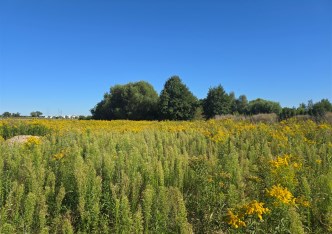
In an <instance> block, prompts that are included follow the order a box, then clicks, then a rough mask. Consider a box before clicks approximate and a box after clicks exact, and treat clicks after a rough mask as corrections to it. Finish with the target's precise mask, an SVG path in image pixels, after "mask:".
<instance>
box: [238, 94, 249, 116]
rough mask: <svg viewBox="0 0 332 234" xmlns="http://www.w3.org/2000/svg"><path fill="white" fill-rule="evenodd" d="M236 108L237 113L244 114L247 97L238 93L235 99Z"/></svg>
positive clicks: (246, 109)
mask: <svg viewBox="0 0 332 234" xmlns="http://www.w3.org/2000/svg"><path fill="white" fill-rule="evenodd" d="M236 109H237V112H238V113H239V114H245V113H246V112H247V111H248V99H247V97H246V96H245V95H240V96H239V98H238V99H236Z"/></svg>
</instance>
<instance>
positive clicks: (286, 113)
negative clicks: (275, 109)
mask: <svg viewBox="0 0 332 234" xmlns="http://www.w3.org/2000/svg"><path fill="white" fill-rule="evenodd" d="M295 115H296V109H295V108H289V107H284V108H282V110H281V112H280V114H279V119H280V120H285V119H289V118H291V117H294V116H295Z"/></svg>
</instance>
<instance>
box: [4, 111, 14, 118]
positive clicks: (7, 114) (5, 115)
mask: <svg viewBox="0 0 332 234" xmlns="http://www.w3.org/2000/svg"><path fill="white" fill-rule="evenodd" d="M11 116H12V114H11V113H10V112H8V111H6V112H4V113H3V114H2V117H4V118H9V117H11Z"/></svg>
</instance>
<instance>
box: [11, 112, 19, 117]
mask: <svg viewBox="0 0 332 234" xmlns="http://www.w3.org/2000/svg"><path fill="white" fill-rule="evenodd" d="M20 116H21V114H20V113H19V112H16V113H12V117H20Z"/></svg>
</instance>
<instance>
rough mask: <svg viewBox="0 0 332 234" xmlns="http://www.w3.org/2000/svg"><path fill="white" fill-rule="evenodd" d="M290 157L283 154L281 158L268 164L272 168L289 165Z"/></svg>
mask: <svg viewBox="0 0 332 234" xmlns="http://www.w3.org/2000/svg"><path fill="white" fill-rule="evenodd" d="M289 159H290V155H288V154H285V155H284V156H283V157H280V156H278V157H277V158H276V159H274V160H271V161H270V163H271V165H272V166H273V167H275V168H279V167H283V166H288V165H289Z"/></svg>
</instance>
